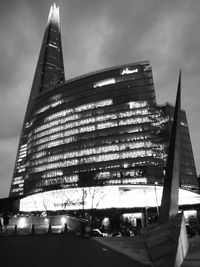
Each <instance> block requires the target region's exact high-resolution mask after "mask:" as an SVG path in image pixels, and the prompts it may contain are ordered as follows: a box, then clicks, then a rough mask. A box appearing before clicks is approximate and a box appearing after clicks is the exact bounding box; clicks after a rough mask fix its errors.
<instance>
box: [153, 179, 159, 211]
mask: <svg viewBox="0 0 200 267" xmlns="http://www.w3.org/2000/svg"><path fill="white" fill-rule="evenodd" d="M157 184H158V182H155V183H154V185H155V186H154V188H155V196H156V208H157V215H158V216H159V207H158V197H157V188H156V185H157Z"/></svg>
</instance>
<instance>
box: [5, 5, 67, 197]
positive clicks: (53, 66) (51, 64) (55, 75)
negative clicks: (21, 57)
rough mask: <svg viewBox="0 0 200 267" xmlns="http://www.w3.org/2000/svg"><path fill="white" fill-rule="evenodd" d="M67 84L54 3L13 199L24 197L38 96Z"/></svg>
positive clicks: (24, 128) (19, 155)
mask: <svg viewBox="0 0 200 267" xmlns="http://www.w3.org/2000/svg"><path fill="white" fill-rule="evenodd" d="M64 81H65V75H64V64H63V53H62V44H61V32H60V16H59V7H56V5H55V4H54V5H53V6H51V8H50V12H49V17H48V22H47V27H46V30H45V33H44V38H43V42H42V46H41V49H40V54H39V58H38V63H37V67H36V71H35V75H34V79H33V84H32V88H31V93H30V97H29V101H28V105H27V109H26V114H25V118H24V123H23V126H22V131H21V137H20V141H19V146H18V151H17V157H16V162H15V167H14V173H13V178H12V182H11V188H10V196H20V195H23V187H24V179H25V173H26V159H27V137H28V133H29V128H30V126H31V116H30V114H31V110H32V108H33V106H34V101H35V98H36V97H37V96H39V95H40V94H41V93H43V92H47V91H50V90H52V88H53V87H55V86H56V85H58V84H60V83H63V82H64Z"/></svg>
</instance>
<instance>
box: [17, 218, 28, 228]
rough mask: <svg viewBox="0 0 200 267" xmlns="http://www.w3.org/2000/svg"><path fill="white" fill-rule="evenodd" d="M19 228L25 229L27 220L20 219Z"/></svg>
mask: <svg viewBox="0 0 200 267" xmlns="http://www.w3.org/2000/svg"><path fill="white" fill-rule="evenodd" d="M18 226H19V228H24V227H26V226H27V223H26V218H20V219H19V223H18Z"/></svg>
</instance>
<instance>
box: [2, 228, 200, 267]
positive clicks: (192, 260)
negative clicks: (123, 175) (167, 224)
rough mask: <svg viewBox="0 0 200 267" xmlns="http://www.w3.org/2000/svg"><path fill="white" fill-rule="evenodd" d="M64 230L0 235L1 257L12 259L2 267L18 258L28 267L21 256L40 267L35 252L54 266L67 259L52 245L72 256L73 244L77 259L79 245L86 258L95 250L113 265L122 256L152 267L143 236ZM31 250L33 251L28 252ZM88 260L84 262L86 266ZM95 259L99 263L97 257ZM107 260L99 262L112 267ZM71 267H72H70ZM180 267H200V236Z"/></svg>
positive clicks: (195, 239) (135, 265)
mask: <svg viewBox="0 0 200 267" xmlns="http://www.w3.org/2000/svg"><path fill="white" fill-rule="evenodd" d="M61 230H62V229H61V227H52V234H47V233H48V227H46V228H45V229H44V228H41V229H36V231H35V232H36V234H35V235H30V233H31V232H30V231H31V229H29V228H27V229H24V228H23V229H18V231H17V234H16V233H15V234H14V226H12V227H10V228H8V229H7V231H5V232H2V233H0V251H1V254H2V255H3V257H4V261H5V259H6V258H5V257H8V259H9V261H8V265H6V264H4V265H3V266H4V267H7V266H13V264H15V263H16V261H17V259H18V258H19V262H20V266H21V267H23V266H25V265H23V264H21V260H20V258H21V256H19V255H24V254H25V255H26V256H25V257H27V258H28V259H27V260H28V262H35V265H34V264H33V265H28V266H37V267H39V266H40V261H37V260H36V259H35V258H34V260H33V255H32V252H34V257H35V256H38V255H39V256H38V259H40V258H41V257H42V258H41V260H42V262H43V263H44V265H43V267H44V266H48V267H50V266H51V264H53V262H54V261H52V260H50V261H49V259H51V257H52V255H53V254H55V255H60V259H62V258H63V257H64V256H63V255H64V254H63V255H62V253H61V251H62V250H63V249H61V250H59V251H58V248H55V251H54V252H53V254H52V251H50V250H49V246H50V244H52V246H54V245H55V244H59V247H60V248H61V247H62V246H64V250H65V248H66V250H68V252H69V251H71V252H70V255H73V254H74V251H73V246H71V245H70V246H69V244H74V247H75V249H77V252H76V253H75V254H77V256H78V255H79V251H82V248H81V247H80V244H82V246H84V250H86V251H85V253H86V254H85V253H84V254H85V255H87V253H88V252H89V255H90V252H91V253H93V256H94V255H95V253H96V249H97V250H100V251H103V252H104V253H103V254H109V257H111V258H112V257H113V261H114V262H115V259H116V258H120V256H119V255H121V257H122V259H123V257H124V256H125V258H129V259H130V260H132V262H133V263H134V265H133V266H134V267H137V266H152V264H151V262H150V261H149V256H148V252H147V250H146V248H145V245H144V241H143V238H142V236H141V235H136V236H133V237H132V236H131V237H92V238H81V237H77V236H74V235H70V234H67V235H65V234H60V233H61ZM69 241H70V242H69ZM38 242H39V243H38ZM28 244H30V246H27V245H28ZM95 244H97V245H95ZM98 244H99V245H100V246H99V245H98ZM18 245H19V246H18ZM91 246H92V249H91ZM20 247H21V249H20ZM28 247H29V248H30V249H28ZM35 247H38V249H39V250H38V251H39V252H41V251H44V254H45V255H46V258H45V257H44V255H42V254H41V255H40V253H39V254H38V255H36V254H35ZM22 248H23V249H22ZM19 249H20V251H19ZM93 249H94V251H93ZM116 253H117V254H116ZM67 254H68V253H67ZM6 255H7V256H6ZM10 255H13V256H14V257H11V258H10ZM48 255H51V256H50V257H49V256H48ZM80 255H82V252H81V253H80ZM103 256H105V255H103ZM107 256H108V255H107ZM44 258H45V261H44ZM86 258H87V257H86ZM86 258H85V259H84V260H85V261H86V262H87V260H86ZM13 259H16V260H15V261H13V262H12V260H13ZM80 259H81V258H80ZM95 259H98V256H97V258H95ZM99 260H100V259H99ZM104 260H105V259H104V257H103V258H102V259H101V260H100V262H101V263H102V265H103V266H104V267H106V266H109V265H105V263H104ZM106 260H107V259H106ZM111 261H112V260H111ZM125 261H126V260H125ZM72 262H73V261H72ZM114 262H113V263H114ZM54 263H55V262H54ZM68 263H69V262H68ZM120 264H121V265H120ZM15 265H16V264H15ZM102 265H100V266H102ZM17 266H18V265H17ZM52 266H53V265H52ZM54 266H55V265H54ZM68 266H71V265H69V264H68ZM72 266H73V265H72ZM76 266H79V265H75V267H76ZM81 266H87V267H89V266H90V265H88V264H86V265H83V264H81ZM95 266H98V265H96V264H95ZM110 266H126V267H128V266H129V263H127V262H126V263H125V262H124V260H122V262H119V261H118V262H117V265H116V263H115V265H110ZM181 267H200V236H199V235H196V236H194V237H192V238H189V251H188V254H187V256H186V258H185V260H184V262H183V264H182V266H181Z"/></svg>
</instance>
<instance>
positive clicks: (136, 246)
mask: <svg viewBox="0 0 200 267" xmlns="http://www.w3.org/2000/svg"><path fill="white" fill-rule="evenodd" d="M92 239H94V240H96V241H97V242H99V243H101V244H103V245H105V246H107V247H110V248H112V249H113V250H116V251H118V252H120V253H122V254H125V255H127V256H128V257H130V258H132V259H134V260H137V261H139V262H141V263H143V264H146V265H147V266H152V265H151V262H150V261H149V257H148V252H147V250H146V248H145V246H144V242H143V240H142V236H134V237H93V238H92ZM199 266H200V236H195V237H193V238H189V251H188V255H187V256H186V258H185V260H184V262H183V264H182V266H181V267H199Z"/></svg>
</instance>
